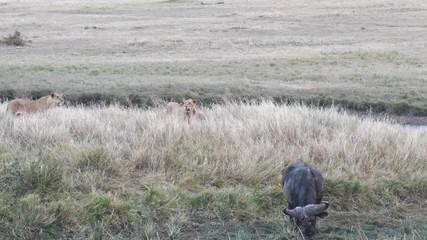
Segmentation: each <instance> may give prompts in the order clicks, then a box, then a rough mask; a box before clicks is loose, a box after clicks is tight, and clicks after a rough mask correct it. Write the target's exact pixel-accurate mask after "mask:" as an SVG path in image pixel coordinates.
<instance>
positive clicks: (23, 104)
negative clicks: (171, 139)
mask: <svg viewBox="0 0 427 240" xmlns="http://www.w3.org/2000/svg"><path fill="white" fill-rule="evenodd" d="M63 104H64V94H63V93H52V94H50V95H47V96H43V97H41V98H39V99H37V100H29V99H20V98H17V99H14V100H12V101H10V102H9V103H8V104H7V109H6V112H7V113H8V112H10V113H11V114H12V115H21V114H24V113H27V114H28V113H36V112H41V111H46V110H47V109H49V108H52V107H54V106H61V105H63Z"/></svg>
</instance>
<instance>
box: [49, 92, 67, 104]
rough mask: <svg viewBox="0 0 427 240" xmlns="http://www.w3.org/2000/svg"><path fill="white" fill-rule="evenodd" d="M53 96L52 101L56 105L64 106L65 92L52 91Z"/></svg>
mask: <svg viewBox="0 0 427 240" xmlns="http://www.w3.org/2000/svg"><path fill="white" fill-rule="evenodd" d="M50 96H51V97H52V102H53V104H54V105H56V106H62V105H64V102H65V101H64V94H63V93H52V94H50Z"/></svg>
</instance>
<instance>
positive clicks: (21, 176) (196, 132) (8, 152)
mask: <svg viewBox="0 0 427 240" xmlns="http://www.w3.org/2000/svg"><path fill="white" fill-rule="evenodd" d="M203 112H204V114H205V115H206V120H192V121H191V122H190V123H188V122H187V121H186V120H185V119H184V118H180V117H176V116H169V115H166V114H165V113H164V112H163V109H161V108H154V109H150V110H141V109H132V108H128V109H127V108H122V107H119V106H110V107H105V108H104V107H92V108H83V107H70V108H56V109H52V110H50V111H48V112H46V113H41V114H36V115H28V116H22V117H12V116H9V115H5V116H3V117H1V118H0V149H1V154H0V159H1V167H0V175H1V176H0V184H1V185H2V186H3V187H2V188H3V190H2V194H9V193H13V195H14V196H22V197H23V199H24V200H25V199H27V198H31V199H33V198H34V199H36V200H37V199H38V197H39V196H40V197H41V198H42V199H45V198H48V199H51V200H52V199H61V197H58V196H59V195H57V194H61V193H63V194H65V193H66V196H69V197H68V199H74V200H73V201H76V202H83V203H82V204H83V205H84V203H85V201H86V200H84V199H86V197H85V196H92V197H93V196H95V197H96V198H95V200H93V201H95V203H96V204H95V203H93V206H96V207H99V204H98V201H101V202H102V201H104V200H103V199H104V198H102V197H99V194H101V196H104V195H105V194H107V195H108V196H109V197H108V198H107V200H108V201H107V206H109V207H110V208H113V210H111V211H113V213H115V214H119V213H120V211H119V210H118V209H121V208H122V205H121V204H124V203H121V202H120V201H123V199H134V200H135V199H138V198H140V197H143V196H145V199H148V200H149V201H155V202H156V201H160V200H158V197H159V194H160V193H158V192H157V191H160V190H159V189H157V188H156V186H175V187H179V188H182V189H186V191H190V192H192V191H195V192H197V191H204V189H210V188H213V189H217V188H219V189H225V190H224V191H225V192H223V193H221V194H223V195H224V194H225V195H226V196H228V197H226V198H224V199H227V200H226V202H227V204H231V203H230V202H229V201H231V200H230V196H234V195H232V194H231V193H230V192H228V191H229V190H227V189H228V188H229V187H237V189H238V188H239V187H254V188H255V189H264V188H265V187H267V190H266V191H270V192H271V191H272V190H271V189H270V190H268V187H270V186H271V187H273V188H272V189H273V190H274V193H271V194H273V195H272V196H279V198H281V197H280V195H281V193H280V187H279V185H280V183H279V182H280V174H281V169H282V168H283V167H284V166H286V165H287V164H288V163H290V162H292V161H295V160H297V159H300V158H302V159H305V160H307V161H309V162H311V163H313V164H315V165H316V166H317V167H318V168H319V169H321V170H322V171H323V173H324V175H325V178H326V186H325V187H326V198H328V199H329V200H332V201H334V204H333V205H332V206H331V207H332V209H335V210H348V209H355V210H357V209H358V207H360V206H361V205H370V204H371V205H372V201H375V200H377V202H374V203H373V205H372V206H371V207H367V208H368V209H372V208H373V207H375V206H378V205H379V206H390V204H391V205H396V204H397V205H398V204H399V203H398V202H399V201H396V197H398V198H399V197H400V198H402V199H403V200H405V199H406V198H405V196H401V195H403V194H408V196H407V197H410V198H411V199H414V198H416V197H418V196H423V194H424V193H423V192H417V191H419V190H425V189H426V182H427V181H426V177H425V172H426V170H427V160H426V159H427V150H426V149H427V130H422V129H421V130H416V131H415V130H408V129H404V128H402V127H401V126H399V125H397V124H393V123H391V122H390V121H378V120H371V119H360V118H358V117H355V116H351V115H349V114H346V113H345V112H339V111H338V110H337V109H325V110H321V109H317V108H310V107H306V106H300V105H291V106H286V105H281V106H279V105H275V104H273V103H271V102H268V101H266V102H262V103H259V104H238V103H228V104H226V105H222V106H213V107H212V108H209V109H203ZM352 181H355V182H357V184H356V187H355V186H353V185H354V184H353V183H352ZM346 184H353V185H352V186H351V188H352V189H349V187H348V186H346ZM366 186H372V188H367V189H368V192H366V193H363V192H361V191H364V189H365V187H366ZM393 186H397V187H393ZM156 189H157V190H156ZM162 191H163V190H162ZM171 191H172V193H169V194H172V195H171V199H181V200H178V202H174V201H173V200H170V199H169V200H167V201H166V200H162V201H161V204H163V205H162V207H161V208H156V209H155V210H153V211H155V213H156V214H157V215H155V216H158V217H159V216H161V215H162V214H166V215H168V216H170V214H171V213H178V212H181V211H182V208H187V207H188V206H191V205H194V204H196V206H203V204H204V203H205V202H206V201H207V199H213V198H212V196H213V195H212V194H213V193H212V192H206V193H203V194H205V195H206V194H207V195H206V196H205V195H203V194H202V195H196V196H194V199H193V200H191V201H189V203H187V204H188V206H187V205H185V206H184V205H183V206H180V205H179V202H180V201H184V200H182V197H183V196H181V195H180V194H179V193H176V190H171ZM221 191H222V190H221ZM174 192H175V193H174ZM346 192H348V196H347V195H345V194H346ZM390 192H391V193H390ZM33 193H36V194H37V195H36V196H33V195H31V194H33ZM28 194H30V195H28ZM240 194H241V195H242V196H241V197H242V198H248V197H250V195H248V194H250V192H247V191H243V192H242V193H240ZM370 194H374V195H376V196H377V198H375V197H372V196H371V195H370ZM261 195H262V194H261ZM261 195H260V196H257V197H260V198H261V197H262V196H261ZM357 195H361V197H359V198H358V199H357ZM378 195H379V196H380V199H378ZM153 196H154V197H153ZM156 196H157V197H156ZM160 196H164V195H162V194H160ZM167 196H169V195H167ZM207 196H208V197H207ZM209 196H210V197H209ZM221 196H222V195H221ZM239 196H240V195H239ZM274 198H275V197H273V199H274ZM153 199H154V200H153ZM156 199H157V200H156ZM162 199H163V198H162ZM184 199H186V198H184ZM218 199H219V200H221V199H223V198H222V197H219V198H218ZM393 199H394V200H393ZM24 200H22V201H24ZM148 200H147V201H148ZM219 200H218V201H219ZM349 200H351V201H349ZM25 201H26V200H25ZM40 201H42V200H40ZM40 201H39V202H40ZM58 201H59V200H58ZM60 201H67V200H64V199H63V200H60ZM163 201H166V202H163ZM221 201H223V200H221ZM224 201H225V200H224ZM233 201H234V200H233ZM254 201H255V200H254ZM268 201H270V200H268ZM268 201H267V202H268ZM275 201H277V200H275ZM280 201H282V200H280ZM390 201H395V202H390ZM256 202H260V201H258V200H256ZM261 202H262V201H261ZM273 203H274V202H272V203H270V204H273ZM282 203H284V202H282ZM282 203H276V205H278V206H277V209H281V208H282V207H283V206H282ZM91 204H92V203H88V205H84V206H85V207H92V205H91ZM263 204H265V203H263ZM125 206H126V204H125ZM210 206H211V207H212V208H215V207H214V206H216V205H210ZM232 206H234V205H232ZM235 206H236V207H238V209H239V211H232V212H231V213H233V214H236V212H240V211H243V212H245V214H252V213H251V210H250V209H251V208H252V210H253V206H252V207H251V205H250V204H249V205H248V204H246V205H239V204H237V205H235ZM244 206H246V207H248V208H250V209H249V211H246V210H245V207H244ZM262 206H264V205H262ZM76 207H77V206H76ZM270 207H271V208H273V209H274V208H276V207H275V206H270ZM116 208H117V209H116ZM208 208H209V207H208ZM70 209H72V207H70ZM114 209H116V210H114ZM226 209H228V208H226ZM43 211H47V210H46V209H44V210H43ZM58 211H59V210H58ZM61 211H65V213H62V215H61V217H57V219H60V220H61V221H63V222H62V223H61V224H63V225H66V226H69V227H70V228H72V227H76V225H82V226H86V227H81V228H80V230H79V231H86V230H87V225H85V222H93V221H95V220H96V219H98V218H100V216H102V214H101V213H97V214H95V216H96V217H93V216H92V215H90V216H91V217H84V218H83V220H82V219H79V213H78V212H77V213H76V212H74V213H73V214H71V213H70V212H69V211H71V210H67V209H66V210H63V209H62V210H61ZM117 211H118V212H119V213H117ZM122 211H123V210H122ZM191 212H192V211H190V212H189V213H186V214H184V215H185V219H186V221H187V223H188V221H189V220H188V218H191V216H192V215H191ZM254 212H255V210H254ZM0 213H1V212H0ZM99 214H101V215H99ZM104 214H107V215H108V214H110V213H109V212H104ZM111 214H112V213H111ZM188 214H189V215H188ZM70 215H71V216H70ZM82 216H86V215H85V214H83V215H82ZM108 216H109V215H108ZM114 216H116V215H114ZM121 217H123V216H121V215H120V214H119V215H118V216H116V218H117V219H120V224H122V225H123V224H125V226H128V225H126V224H133V223H130V222H125V223H123V222H122V221H124V220H123V219H122V218H121ZM45 218H46V219H45V220H46V221H50V220H52V216H50V215H47V216H45ZM116 218H114V219H113V220H111V219H110V221H119V220H117V219H116ZM94 219H95V220H94ZM274 219H277V216H276V215H275V217H274ZM45 220H43V222H44V221H45ZM16 221H17V220H16V219H15V220H14V221H12V222H15V223H16ZM20 221H21V220H20ZM22 221H23V222H25V221H27V222H34V221H36V222H37V221H38V220H37V219H35V220H34V219H30V220H25V221H24V220H22ZM22 221H21V222H22ZM126 221H128V220H126ZM129 221H130V220H129ZM95 223H97V222H96V221H95ZM102 223H104V222H102ZM40 224H42V225H41V226H44V225H43V223H40ZM86 224H87V223H86ZM120 224H117V226H116V225H114V226H115V227H116V228H119V227H118V226H122V225H120ZM145 224H148V225H150V224H152V223H145ZM148 225H147V226H148ZM108 226H110V225H108ZM150 226H151V225H150ZM37 227H40V226H39V225H36V226H33V225H31V224H30V226H29V229H30V230H31V229H34V228H35V229H38V228H37ZM92 227H93V226H92ZM110 227H111V226H110ZM107 228H108V227H107ZM84 229H86V230H84ZM93 229H95V230H93V231H95V232H96V229H97V228H95V227H93ZM30 230H28V232H32V230H31V231H30ZM23 234H24V233H23ZM94 234H95V233H94ZM24 235H25V234H24ZM24 235H22V236H24ZM25 236H27V235H25ZM29 236H33V235H29Z"/></svg>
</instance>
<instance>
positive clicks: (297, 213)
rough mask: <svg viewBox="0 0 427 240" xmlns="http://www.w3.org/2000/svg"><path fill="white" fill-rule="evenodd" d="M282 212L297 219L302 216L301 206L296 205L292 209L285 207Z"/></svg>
mask: <svg viewBox="0 0 427 240" xmlns="http://www.w3.org/2000/svg"><path fill="white" fill-rule="evenodd" d="M283 213H285V214H286V215H289V216H291V217H293V218H297V219H301V218H302V217H303V216H304V214H303V208H302V207H296V208H294V209H288V208H286V209H285V210H283Z"/></svg>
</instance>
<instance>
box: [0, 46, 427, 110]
mask: <svg viewBox="0 0 427 240" xmlns="http://www.w3.org/2000/svg"><path fill="white" fill-rule="evenodd" d="M412 60H413V59H412ZM405 61H411V58H410V57H408V56H405V55H404V54H401V53H398V52H386V53H368V52H358V53H354V52H352V53H343V54H327V55H315V56H310V57H298V58H260V59H242V60H232V61H230V60H206V61H201V60H197V61H172V62H169V61H166V62H165V61H158V62H147V63H138V64H136V63H117V62H116V63H103V64H95V65H92V66H90V67H88V66H87V65H67V64H65V65H62V64H55V65H33V64H32V65H27V66H25V65H24V66H22V65H19V66H7V67H6V66H3V67H1V66H0V69H1V68H3V69H1V72H2V74H0V78H2V79H7V80H8V81H3V82H1V83H0V85H1V87H2V89H4V90H3V91H1V92H0V94H1V96H2V97H3V98H13V97H39V96H40V94H38V93H40V92H43V93H46V92H49V91H54V90H56V91H58V90H60V91H63V92H65V93H66V95H67V97H68V100H69V102H71V103H73V104H77V103H84V104H89V103H94V102H95V103H100V102H101V101H103V102H105V103H108V104H109V103H114V102H117V103H120V104H123V105H127V106H129V105H135V106H140V107H147V106H153V104H154V103H153V99H158V100H162V101H168V100H171V99H174V100H175V101H178V100H181V99H183V98H188V97H193V98H197V99H199V100H201V102H203V103H204V104H207V105H210V104H212V103H222V102H224V99H236V100H242V99H246V100H254V99H263V98H270V99H272V100H274V101H276V102H304V103H307V104H314V105H318V106H331V105H341V106H343V107H346V108H348V109H353V110H363V111H367V110H373V111H377V112H388V113H395V114H415V115H426V114H427V105H426V102H427V99H426V97H425V96H427V88H426V87H425V86H426V84H425V81H424V78H423V76H422V75H421V73H422V72H410V73H408V72H406V70H405V68H402V69H394V68H395V67H394V66H395V64H396V63H398V62H405ZM413 61H415V60H413ZM353 62H363V65H373V66H378V67H379V68H380V69H377V68H370V67H369V68H367V69H366V68H365V67H364V66H354V67H353V68H352V69H342V66H343V65H346V64H351V63H353ZM118 78H120V81H119V82H118V81H117V79H118Z"/></svg>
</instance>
